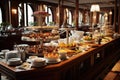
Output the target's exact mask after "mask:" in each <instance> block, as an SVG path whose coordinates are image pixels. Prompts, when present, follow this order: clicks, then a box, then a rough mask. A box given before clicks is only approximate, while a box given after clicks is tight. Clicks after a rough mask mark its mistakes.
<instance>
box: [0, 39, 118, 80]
mask: <svg viewBox="0 0 120 80" xmlns="http://www.w3.org/2000/svg"><path fill="white" fill-rule="evenodd" d="M119 42H120V38H118V39H115V40H112V41H110V42H108V43H106V44H102V45H98V47H95V48H90V49H89V50H88V51H85V52H83V53H78V54H76V55H74V56H72V57H71V58H69V59H68V60H65V61H62V62H60V63H57V64H51V65H47V66H44V67H40V68H31V69H30V70H22V69H16V68H15V67H12V66H8V65H7V64H6V63H4V62H0V73H2V74H5V75H6V76H8V77H10V78H11V79H12V80H94V79H96V80H97V79H102V77H103V75H101V74H100V73H103V74H104V73H106V71H109V70H111V68H112V66H113V65H114V64H115V62H117V60H118V59H119V58H120V54H119V52H120V50H119V49H120V43H119ZM101 76H102V77H101Z"/></svg>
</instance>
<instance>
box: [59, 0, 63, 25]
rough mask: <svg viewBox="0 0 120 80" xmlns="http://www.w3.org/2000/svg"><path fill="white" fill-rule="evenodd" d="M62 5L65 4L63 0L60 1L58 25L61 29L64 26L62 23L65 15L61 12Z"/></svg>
mask: <svg viewBox="0 0 120 80" xmlns="http://www.w3.org/2000/svg"><path fill="white" fill-rule="evenodd" d="M62 4H63V0H59V2H58V25H59V27H60V26H61V24H62V22H61V21H62V18H61V15H62V14H63V13H62V12H61V10H62Z"/></svg>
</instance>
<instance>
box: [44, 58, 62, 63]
mask: <svg viewBox="0 0 120 80" xmlns="http://www.w3.org/2000/svg"><path fill="white" fill-rule="evenodd" d="M59 62H61V59H57V60H56V61H48V60H46V63H47V64H55V63H59Z"/></svg>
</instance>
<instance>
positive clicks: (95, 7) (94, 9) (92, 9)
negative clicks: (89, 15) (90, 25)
mask: <svg viewBox="0 0 120 80" xmlns="http://www.w3.org/2000/svg"><path fill="white" fill-rule="evenodd" d="M90 11H91V12H99V11H100V6H99V5H98V4H93V5H91V8H90Z"/></svg>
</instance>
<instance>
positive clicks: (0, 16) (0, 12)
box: [0, 8, 2, 23]
mask: <svg viewBox="0 0 120 80" xmlns="http://www.w3.org/2000/svg"><path fill="white" fill-rule="evenodd" d="M0 23H2V10H1V8H0Z"/></svg>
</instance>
